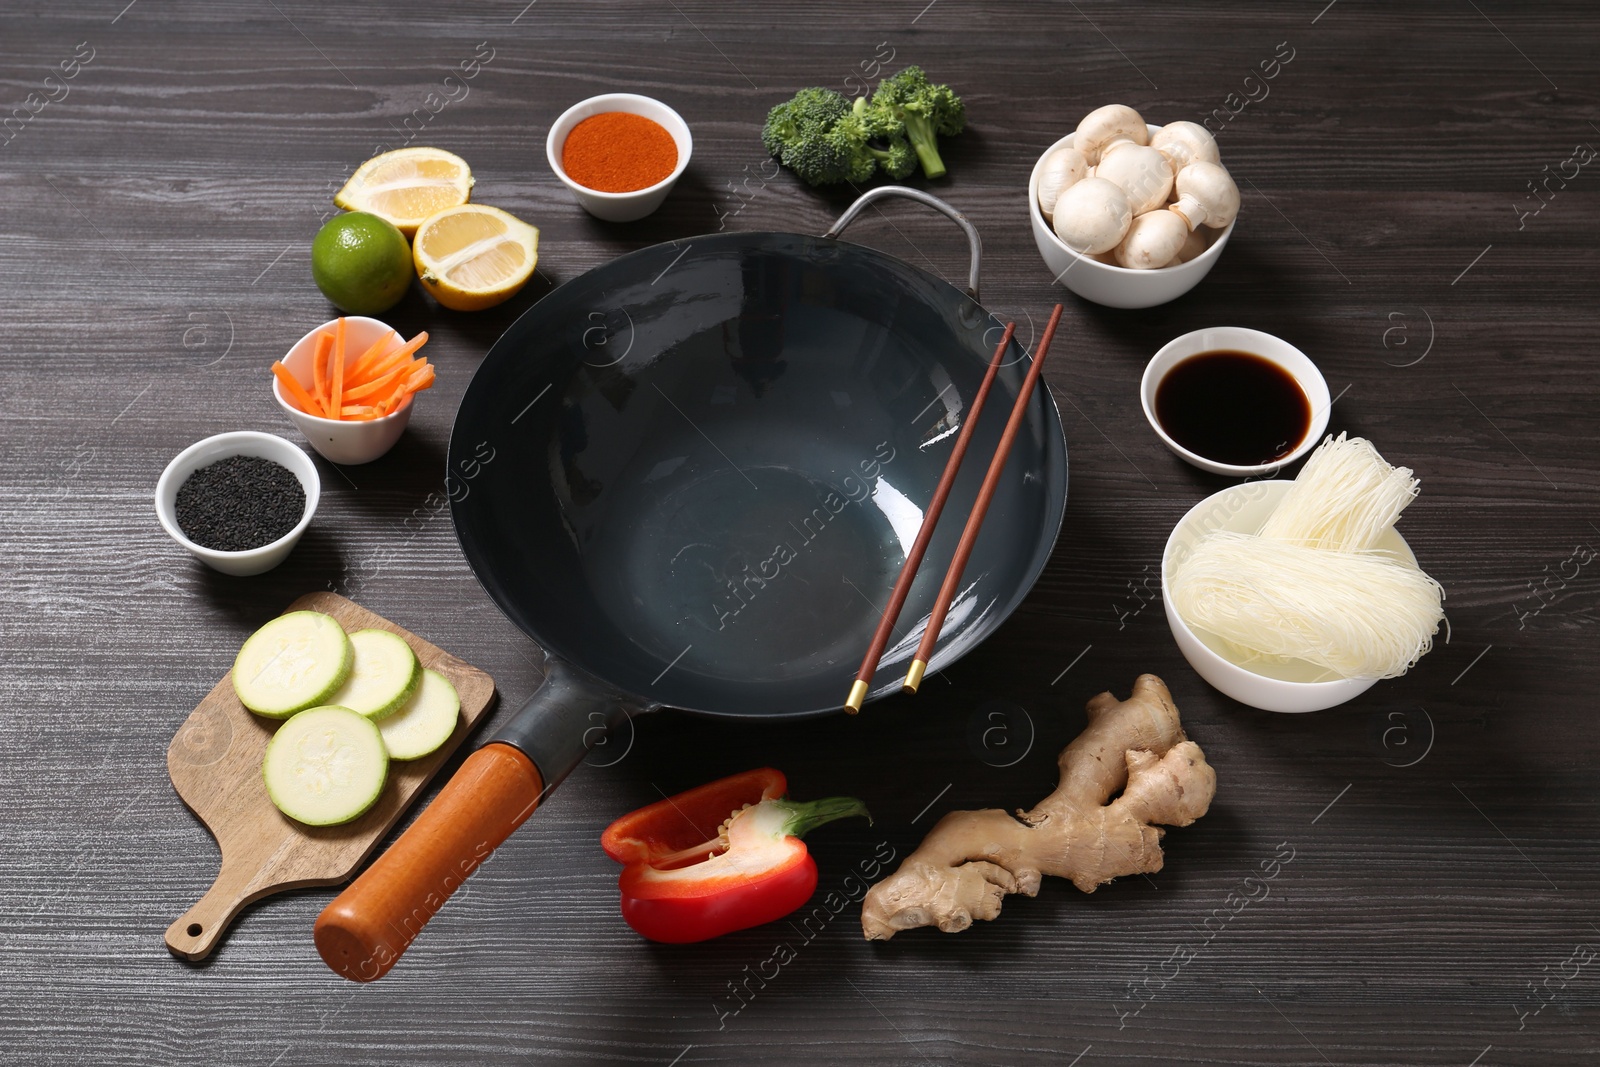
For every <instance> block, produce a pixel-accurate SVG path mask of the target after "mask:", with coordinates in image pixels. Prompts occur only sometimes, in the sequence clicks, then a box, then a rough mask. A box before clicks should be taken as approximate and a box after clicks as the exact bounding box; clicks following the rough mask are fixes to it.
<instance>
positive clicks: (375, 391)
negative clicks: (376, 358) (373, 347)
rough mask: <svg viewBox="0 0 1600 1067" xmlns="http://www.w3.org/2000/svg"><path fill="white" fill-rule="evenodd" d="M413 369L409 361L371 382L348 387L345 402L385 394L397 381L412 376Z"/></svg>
mask: <svg viewBox="0 0 1600 1067" xmlns="http://www.w3.org/2000/svg"><path fill="white" fill-rule="evenodd" d="M411 370H412V364H411V362H410V361H407V362H405V363H403V364H401V365H399V366H397V367H395V368H394V369H393V370H391V371H389V372H388V373H387V374H385V375H383V376H382V377H380V378H374V379H372V380H371V381H370V382H364V383H362V384H361V385H357V386H354V387H353V388H350V389H346V390H345V391H344V402H345V403H346V404H348V403H350V402H351V401H353V400H362V401H365V400H366V399H367V398H368V397H372V396H383V395H385V394H386V393H388V392H389V391H390V389H392V388H393V387H394V385H395V383H396V382H400V381H404V380H405V379H406V378H408V377H410V375H411Z"/></svg>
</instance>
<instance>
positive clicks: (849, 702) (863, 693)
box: [844, 678, 867, 715]
mask: <svg viewBox="0 0 1600 1067" xmlns="http://www.w3.org/2000/svg"><path fill="white" fill-rule="evenodd" d="M866 699H867V683H866V682H863V681H862V680H861V679H859V678H857V679H856V683H855V684H854V685H852V686H851V687H850V695H849V696H848V697H847V698H845V702H844V710H845V711H848V712H849V713H850V714H851V715H854V714H855V713H856V712H858V711H860V710H861V705H862V703H863V702H864V701H865V700H866Z"/></svg>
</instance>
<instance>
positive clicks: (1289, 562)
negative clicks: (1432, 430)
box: [1167, 434, 1444, 678]
mask: <svg viewBox="0 0 1600 1067" xmlns="http://www.w3.org/2000/svg"><path fill="white" fill-rule="evenodd" d="M1417 489H1418V483H1417V480H1416V479H1415V478H1413V477H1412V475H1411V471H1410V470H1409V469H1408V468H1406V467H1392V466H1390V465H1389V464H1388V463H1387V462H1385V461H1384V458H1383V457H1382V456H1381V455H1379V454H1378V450H1377V449H1376V448H1374V447H1373V446H1372V444H1371V442H1369V441H1365V440H1363V439H1362V438H1359V437H1354V438H1348V439H1347V438H1346V437H1345V435H1344V434H1340V435H1339V436H1338V437H1337V438H1334V437H1329V438H1328V439H1327V440H1325V441H1323V443H1322V444H1321V445H1320V446H1318V448H1317V450H1316V451H1315V452H1313V453H1312V454H1311V458H1310V459H1308V460H1307V461H1306V465H1305V467H1304V468H1303V469H1302V470H1301V471H1300V476H1299V477H1298V478H1296V479H1295V481H1294V484H1293V485H1291V486H1290V487H1289V490H1288V492H1287V493H1285V494H1284V497H1283V500H1282V501H1281V502H1280V503H1279V505H1278V507H1277V508H1276V509H1274V510H1273V512H1272V514H1271V515H1269V516H1268V517H1267V520H1266V522H1265V523H1264V524H1263V525H1262V528H1261V532H1260V533H1259V534H1245V533H1231V532H1225V531H1222V530H1211V531H1209V532H1207V533H1206V534H1204V535H1203V536H1201V537H1200V538H1199V539H1198V541H1197V542H1196V543H1195V545H1194V548H1193V551H1192V552H1191V553H1190V554H1189V555H1188V556H1187V557H1186V558H1184V559H1183V561H1182V562H1181V563H1179V564H1178V565H1177V566H1176V567H1175V568H1174V570H1173V573H1172V581H1171V583H1170V588H1169V589H1168V590H1167V592H1168V594H1169V595H1170V596H1171V597H1172V603H1173V606H1174V607H1176V608H1177V610H1178V614H1179V615H1181V616H1182V617H1183V618H1184V619H1185V620H1187V621H1188V622H1189V623H1190V625H1192V626H1195V627H1197V628H1199V629H1202V630H1207V631H1209V632H1210V633H1212V634H1215V635H1216V636H1218V637H1221V638H1223V639H1224V640H1226V641H1228V642H1229V643H1231V644H1232V645H1234V646H1235V647H1236V648H1237V649H1238V650H1239V651H1241V652H1242V653H1243V654H1244V655H1245V656H1246V657H1250V656H1255V657H1261V656H1270V657H1282V658H1286V659H1299V660H1304V661H1306V662H1308V663H1313V664H1316V665H1317V666H1319V667H1323V668H1325V669H1327V670H1330V671H1333V672H1334V673H1336V674H1339V675H1342V676H1344V677H1346V678H1395V677H1398V676H1400V675H1402V674H1404V673H1405V672H1406V671H1407V670H1409V669H1410V668H1411V667H1412V666H1414V665H1415V664H1416V662H1417V660H1419V659H1421V658H1422V657H1423V656H1424V655H1425V654H1427V652H1428V650H1429V649H1430V648H1432V647H1433V635H1434V634H1435V633H1437V632H1438V630H1439V624H1440V622H1442V621H1443V620H1444V606H1443V600H1444V590H1443V588H1441V587H1440V585H1439V583H1438V582H1436V581H1434V580H1433V579H1432V578H1430V577H1428V575H1427V574H1425V573H1423V571H1422V569H1421V568H1420V567H1418V566H1417V565H1416V564H1415V563H1412V562H1411V561H1409V560H1405V559H1400V558H1397V557H1396V556H1394V555H1392V554H1390V553H1387V552H1380V551H1377V550H1376V546H1377V544H1378V542H1379V541H1380V540H1382V538H1383V536H1384V534H1385V533H1387V532H1388V531H1389V529H1390V528H1391V527H1393V526H1394V523H1395V520H1396V519H1398V518H1399V517H1400V513H1401V512H1402V511H1404V510H1405V508H1406V505H1408V504H1410V503H1411V501H1412V500H1414V499H1415V498H1416V496H1417Z"/></svg>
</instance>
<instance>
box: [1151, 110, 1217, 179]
mask: <svg viewBox="0 0 1600 1067" xmlns="http://www.w3.org/2000/svg"><path fill="white" fill-rule="evenodd" d="M1150 147H1151V148H1154V149H1156V150H1157V151H1158V152H1160V153H1161V154H1162V155H1164V156H1166V157H1167V160H1168V162H1170V163H1171V164H1172V172H1173V173H1174V174H1176V173H1177V172H1178V171H1180V170H1182V169H1183V168H1184V167H1187V166H1188V165H1189V164H1190V163H1193V162H1195V161H1196V160H1199V161H1200V162H1202V163H1220V162H1222V154H1221V153H1220V152H1218V151H1217V139H1216V138H1215V137H1213V136H1211V131H1210V130H1208V129H1206V128H1205V127H1204V126H1202V125H1200V124H1199V123H1198V122H1187V121H1182V120H1180V121H1178V122H1169V123H1167V124H1166V125H1165V126H1163V127H1161V128H1160V129H1159V130H1157V131H1156V132H1155V133H1153V134H1151V135H1150Z"/></svg>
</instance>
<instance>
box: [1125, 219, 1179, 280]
mask: <svg viewBox="0 0 1600 1067" xmlns="http://www.w3.org/2000/svg"><path fill="white" fill-rule="evenodd" d="M1188 236H1189V226H1188V224H1187V223H1185V222H1184V220H1183V219H1182V218H1180V217H1179V216H1178V215H1175V214H1174V213H1173V212H1171V211H1169V210H1168V209H1166V208H1162V209H1161V210H1159V211H1147V212H1145V213H1144V214H1143V215H1138V216H1135V218H1134V220H1133V225H1131V226H1129V227H1128V236H1126V237H1124V238H1123V239H1122V243H1121V244H1119V245H1118V246H1117V263H1118V264H1119V265H1121V266H1124V267H1128V268H1130V269H1132V270H1155V269H1156V268H1158V267H1165V266H1166V265H1167V264H1169V263H1171V262H1172V259H1173V257H1174V256H1176V255H1177V254H1178V250H1179V249H1181V248H1182V247H1183V242H1184V239H1185V238H1187V237H1188Z"/></svg>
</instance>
